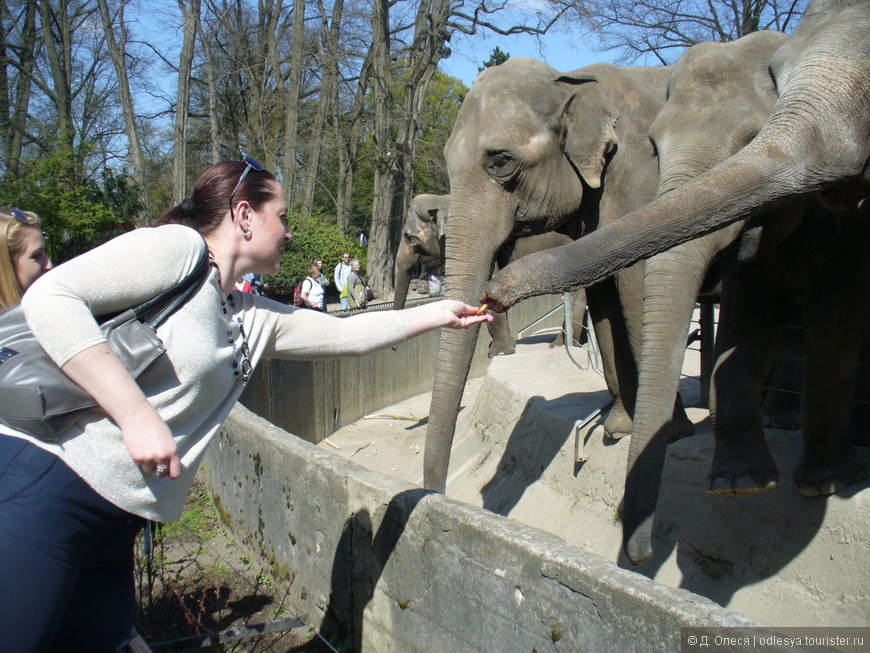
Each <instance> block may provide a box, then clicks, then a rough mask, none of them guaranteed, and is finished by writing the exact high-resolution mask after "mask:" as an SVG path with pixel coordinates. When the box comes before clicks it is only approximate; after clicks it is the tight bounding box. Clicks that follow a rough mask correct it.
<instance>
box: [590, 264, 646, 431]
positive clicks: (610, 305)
mask: <svg viewBox="0 0 870 653" xmlns="http://www.w3.org/2000/svg"><path fill="white" fill-rule="evenodd" d="M586 300H587V302H588V304H589V315H590V317H591V318H592V324H593V328H594V329H595V337H596V339H597V340H598V347H599V350H600V353H601V366H602V367H603V369H604V379H605V381H606V383H607V389H608V390H609V391H610V394H611V396H612V397H613V408H611V410H610V413H609V414H608V416H607V419H606V420H605V422H604V432H605V434H606V435H607V436H608V437H610V438H613V439H615V440H618V439H620V438H622V437H625V436H626V435H629V434H630V433H631V429H632V415H633V413H634V401H635V398H636V395H637V364H636V362H635V358H634V355H633V353H632V349H631V345H630V342H629V337H628V330H627V326H626V321H625V317H624V316H623V312H622V306H621V304H620V301H619V294H618V292H617V288H616V282H615V280H614V279H613V278H609V279H605V280H603V281H601V282H599V283H597V284H595V285H593V286H590V287H589V288H587V289H586Z"/></svg>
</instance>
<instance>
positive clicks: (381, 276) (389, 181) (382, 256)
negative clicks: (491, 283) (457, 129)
mask: <svg viewBox="0 0 870 653" xmlns="http://www.w3.org/2000/svg"><path fill="white" fill-rule="evenodd" d="M389 11H390V9H389V2H388V0H376V1H375V2H374V5H373V9H372V19H371V24H372V34H373V35H372V72H373V74H372V77H371V80H372V96H373V101H374V111H375V116H374V127H373V130H372V139H373V141H374V150H375V178H374V192H373V194H372V218H371V228H370V230H369V252H368V254H369V255H368V269H367V270H366V272H367V273H368V275H369V276H368V278H369V284H370V285H371V286H372V288H373V289H374V291H375V293H377V294H378V295H380V296H382V297H383V296H384V293H385V291H386V289H391V288H392V278H391V276H392V274H391V273H392V268H393V263H392V261H393V257H392V255H391V252H390V221H391V220H392V218H393V215H392V213H393V208H394V207H393V194H394V193H395V190H396V176H397V173H398V170H399V167H398V164H397V161H396V147H395V143H394V142H393V138H392V126H393V121H392V108H393V93H392V86H393V83H392V79H393V75H394V70H393V68H392V67H391V66H390V30H389Z"/></svg>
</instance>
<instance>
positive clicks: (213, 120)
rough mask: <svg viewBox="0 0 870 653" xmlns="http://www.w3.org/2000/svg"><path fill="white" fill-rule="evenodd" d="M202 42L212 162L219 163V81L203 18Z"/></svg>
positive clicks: (200, 24) (199, 26)
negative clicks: (217, 80) (216, 78)
mask: <svg viewBox="0 0 870 653" xmlns="http://www.w3.org/2000/svg"><path fill="white" fill-rule="evenodd" d="M197 27H198V29H199V34H200V43H202V52H203V55H205V77H206V83H207V84H208V130H209V136H210V139H209V140H210V141H211V163H212V165H214V164H215V163H219V162H220V160H221V147H220V130H219V128H218V111H217V82H216V81H215V70H214V55H213V53H212V49H211V35H209V34H206V33H205V30H204V29H203V25H202V20H199V21H198V22H197Z"/></svg>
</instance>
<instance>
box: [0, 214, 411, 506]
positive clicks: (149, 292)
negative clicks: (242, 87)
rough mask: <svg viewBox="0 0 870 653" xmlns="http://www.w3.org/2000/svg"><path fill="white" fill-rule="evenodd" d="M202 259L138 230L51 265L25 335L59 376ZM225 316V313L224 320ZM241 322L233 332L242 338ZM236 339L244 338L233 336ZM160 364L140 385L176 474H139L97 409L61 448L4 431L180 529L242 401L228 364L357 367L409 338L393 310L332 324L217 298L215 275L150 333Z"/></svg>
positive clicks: (286, 309)
mask: <svg viewBox="0 0 870 653" xmlns="http://www.w3.org/2000/svg"><path fill="white" fill-rule="evenodd" d="M201 248H202V239H201V238H200V236H199V234H197V233H196V232H195V231H194V230H192V229H189V228H187V227H183V226H179V225H167V226H162V227H157V228H154V229H149V228H145V229H137V230H135V231H133V232H130V233H127V234H124V235H122V236H119V237H117V238H115V239H114V240H112V241H110V242H108V243H106V244H105V245H102V246H100V247H97V248H96V249H94V250H92V251H90V252H87V253H85V254H82V255H81V256H79V257H77V258H75V259H73V260H71V261H68V262H66V263H64V264H63V265H60V266H58V267H57V268H55V269H54V270H52V271H50V272H49V273H48V274H46V275H45V276H43V277H42V278H40V279H39V280H38V281H37V282H36V283H35V284H34V285H33V286H32V287H31V288H30V290H28V292H27V294H26V295H25V297H24V300H23V302H22V305H23V308H24V311H25V315H26V317H27V321H28V324H30V326H31V328H32V329H33V332H34V335H35V336H36V337H37V339H38V340H39V342H40V344H42V346H43V348H44V349H45V350H46V351H47V352H48V354H49V355H50V356H51V357H52V358H53V359H54V360H55V362H57V363H58V364H59V365H63V364H64V363H65V362H66V361H68V360H69V359H70V358H71V357H73V356H74V355H76V354H77V353H79V352H81V351H82V350H84V349H86V348H88V347H91V346H93V345H95V344H97V343H100V342H102V341H103V337H102V333H101V331H100V330H99V328H98V326H97V323H96V321H95V320H94V318H93V316H94V315H104V314H108V313H113V312H116V311H119V310H121V309H125V308H128V307H130V306H135V305H138V304H139V303H141V302H143V301H145V300H146V299H149V298H150V297H153V296H155V295H156V294H157V293H159V292H160V291H162V290H164V289H166V288H168V287H170V286H172V285H174V284H175V283H177V282H178V281H179V280H181V279H182V278H183V277H184V276H185V275H186V274H187V273H188V272H190V271H191V270H192V269H193V267H194V265H195V263H196V260H197V256H198V254H199V252H201ZM224 310H226V313H225V312H224ZM239 321H241V324H242V327H241V328H240V327H239ZM242 328H243V330H244V334H245V338H242V336H241V331H242ZM158 335H159V336H160V338H161V339H162V340H163V342H164V344H165V345H166V350H167V353H166V355H165V356H163V357H161V358H160V359H159V360H158V361H157V362H156V363H154V364H153V365H152V366H151V367H150V368H149V369H147V370H146V371H145V372H144V373H143V374H142V376H140V377H139V380H138V381H139V385H140V386H141V387H142V389H143V390H144V392H145V395H146V396H147V397H148V398H149V400H150V401H151V403H152V404H153V405H154V407H155V408H157V410H158V411H159V412H160V415H161V416H162V417H163V419H164V420H165V421H166V423H167V424H168V425H169V427H170V428H171V430H172V433H173V434H174V436H175V440H176V443H177V445H178V448H179V452H180V455H181V459H182V463H183V465H184V467H185V473H184V474H183V475H182V477H181V478H179V479H176V480H171V479H169V478H157V477H155V476H154V475H153V474H143V473H142V471H141V470H140V469H139V467H137V466H136V464H135V463H134V462H133V460H132V458H131V457H130V454H129V452H128V451H127V448H126V446H125V445H124V442H123V441H122V439H121V433H120V430H119V429H118V427H117V426H116V425H115V424H114V423H113V422H112V421H111V420H110V419H109V418H108V417H106V416H105V414H104V413H102V412H100V411H99V410H93V411H91V412H90V414H89V415H88V416H87V417H85V418H82V419H81V420H79V422H78V423H77V424H76V426H74V427H73V428H72V429H71V430H70V431H69V433H68V434H66V435H65V437H64V438H63V440H62V441H61V442H59V443H54V444H53V443H46V442H41V441H39V440H36V439H34V438H32V437H30V436H28V435H26V434H24V433H19V432H15V431H12V430H10V429H8V428H7V427H2V429H3V430H2V431H0V432H4V433H7V434H9V435H14V436H16V437H22V438H27V439H29V440H31V441H32V442H33V443H34V444H36V445H38V446H40V447H42V448H43V449H46V450H48V451H51V452H52V453H54V454H56V455H57V456H59V457H60V458H62V459H63V460H64V462H65V463H66V464H67V465H69V466H70V467H71V468H72V469H73V470H75V472H76V473H77V474H79V476H81V477H82V478H83V479H84V480H85V481H86V482H87V483H88V484H89V485H90V486H91V487H93V488H94V489H95V490H96V491H97V492H99V493H100V494H101V495H102V496H104V497H105V498H107V499H108V500H109V501H111V502H112V503H114V504H115V505H117V506H119V507H121V508H123V509H124V510H127V511H129V512H131V513H134V514H137V515H141V516H142V517H145V518H148V519H154V520H163V521H171V520H176V519H178V518H180V516H181V512H182V508H183V506H184V501H185V497H186V495H187V492H188V490H189V488H190V484H191V482H192V481H193V477H194V474H195V472H196V469H197V467H198V466H199V464H200V462H201V460H202V456H203V452H204V450H205V447H206V446H207V445H208V443H209V442H210V441H211V439H212V438H213V437H214V435H215V433H217V431H218V429H219V428H220V426H221V424H222V423H223V421H224V420H225V419H226V417H227V415H228V414H229V412H230V410H231V409H232V407H233V404H234V403H235V402H236V400H237V399H238V397H239V395H240V394H241V392H242V390H243V386H242V385H240V384H239V383H236V377H235V376H234V375H233V371H234V369H237V368H234V367H233V363H234V362H235V363H236V364H237V365H238V364H239V363H240V362H241V360H242V358H243V351H242V350H243V346H242V341H243V340H246V341H247V344H248V348H249V353H248V355H247V356H248V359H249V360H250V362H251V364H252V365H254V366H256V364H257V362H258V361H259V360H260V359H261V358H262V357H273V358H286V359H297V360H305V359H316V358H332V357H341V356H358V355H362V354H366V353H368V352H371V351H374V350H377V349H380V348H383V347H387V346H390V345H394V344H397V343H399V342H402V341H403V340H405V339H406V338H407V332H406V330H405V327H404V325H403V323H402V321H401V319H400V318H399V317H398V315H396V313H394V312H392V311H382V312H376V313H363V314H359V315H355V316H352V317H347V318H337V317H333V316H330V315H327V314H324V313H320V312H318V311H307V310H303V309H297V308H295V307H292V306H285V305H283V304H280V303H277V302H274V301H272V300H270V299H267V298H265V297H261V296H257V295H253V294H250V293H240V292H239V291H233V292H232V293H231V295H230V296H229V297H228V298H226V297H223V296H222V292H221V290H220V286H219V283H218V270H217V268H216V267H213V268H212V269H211V273H210V276H209V278H208V279H207V280H206V282H205V284H203V286H202V287H201V288H200V290H199V291H198V292H197V294H196V295H194V297H193V298H192V299H191V300H190V301H189V302H188V303H187V304H185V305H184V306H183V307H182V308H181V309H180V310H178V311H177V312H176V313H175V314H174V315H172V316H171V317H170V318H169V319H168V320H167V321H166V322H165V323H164V324H163V325H161V326H160V328H159V329H158Z"/></svg>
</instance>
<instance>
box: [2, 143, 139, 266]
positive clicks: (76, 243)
mask: <svg viewBox="0 0 870 653" xmlns="http://www.w3.org/2000/svg"><path fill="white" fill-rule="evenodd" d="M68 167H69V163H68V158H67V155H66V154H64V153H63V152H55V153H52V154H48V155H45V156H42V157H39V158H37V159H34V160H33V161H30V162H28V164H27V165H25V166H24V168H23V170H22V174H21V175H20V176H19V177H16V178H7V179H6V180H5V181H4V183H3V184H2V185H0V205H3V206H18V207H20V208H22V209H26V210H28V211H34V212H36V213H37V214H38V215H39V217H40V218H41V219H42V231H43V233H44V234H45V242H46V250H47V251H48V254H49V256H50V257H51V259H52V261H53V262H54V263H55V265H56V264H58V263H62V262H63V261H66V260H67V259H70V258H72V257H74V256H77V255H79V254H81V253H82V252H85V251H87V250H89V249H91V248H93V247H96V246H97V245H100V244H102V243H104V242H106V241H107V240H109V239H110V238H113V237H115V236H117V235H118V234H120V233H123V232H124V231H129V230H130V229H133V228H134V227H135V226H136V225H135V223H134V222H133V220H134V218H135V213H136V211H137V210H138V191H137V189H136V187H135V184H133V183H132V181H130V180H129V179H128V178H126V177H125V176H124V173H123V171H122V172H121V173H120V174H119V175H116V174H115V173H113V172H112V171H111V170H108V169H106V170H104V171H103V180H102V181H103V188H100V187H99V186H98V185H97V184H95V183H94V182H93V181H89V180H85V181H70V180H69V178H68V177H65V176H64V173H65V172H66V170H67V168H68Z"/></svg>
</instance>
